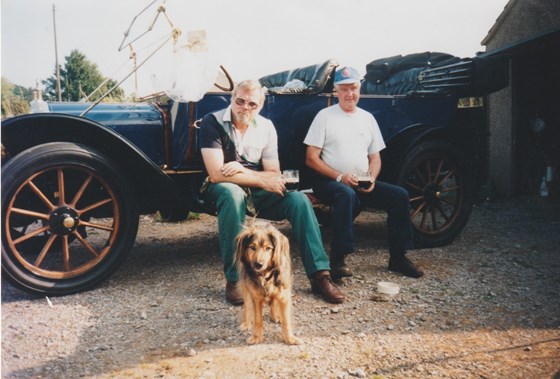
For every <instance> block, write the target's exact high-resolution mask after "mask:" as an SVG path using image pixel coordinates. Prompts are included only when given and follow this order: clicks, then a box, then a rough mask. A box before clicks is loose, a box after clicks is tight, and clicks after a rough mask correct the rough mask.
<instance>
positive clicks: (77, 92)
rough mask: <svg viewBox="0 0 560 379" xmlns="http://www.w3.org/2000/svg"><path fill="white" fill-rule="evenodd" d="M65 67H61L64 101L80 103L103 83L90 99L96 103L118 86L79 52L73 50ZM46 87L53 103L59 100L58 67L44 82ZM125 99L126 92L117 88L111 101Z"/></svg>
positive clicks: (67, 58)
mask: <svg viewBox="0 0 560 379" xmlns="http://www.w3.org/2000/svg"><path fill="white" fill-rule="evenodd" d="M65 60H66V63H65V65H64V67H60V87H61V91H62V100H63V101H80V100H82V99H84V98H85V97H87V96H88V95H89V94H91V93H92V92H93V91H94V90H95V89H96V88H97V87H99V86H100V85H101V84H102V83H103V85H102V86H101V88H100V89H99V90H98V91H96V92H95V94H93V96H91V98H89V100H90V101H95V100H97V99H99V98H100V97H101V95H103V94H104V93H105V92H107V90H108V89H110V88H112V87H113V86H115V85H116V81H114V80H112V79H109V80H107V81H106V82H105V83H104V81H105V80H106V78H104V77H103V75H102V74H101V72H100V71H99V69H98V67H97V65H96V64H95V63H92V62H90V61H89V60H88V59H87V58H86V56H85V55H84V54H82V53H81V52H79V51H78V50H72V51H71V52H70V55H69V56H67V57H65ZM43 84H44V85H45V86H46V89H45V94H46V95H47V97H48V98H49V100H51V101H55V100H57V95H56V93H57V92H56V67H55V71H54V74H53V76H51V77H50V78H48V79H46V80H43ZM123 97H124V91H123V90H122V89H121V88H116V89H115V90H114V91H113V92H112V93H111V100H114V101H120V100H122V98H123Z"/></svg>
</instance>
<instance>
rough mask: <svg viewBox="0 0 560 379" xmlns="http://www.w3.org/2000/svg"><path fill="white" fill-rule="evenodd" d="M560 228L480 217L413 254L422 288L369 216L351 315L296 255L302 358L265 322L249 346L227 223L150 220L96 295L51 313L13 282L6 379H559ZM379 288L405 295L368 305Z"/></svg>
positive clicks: (547, 218) (539, 204)
mask: <svg viewBox="0 0 560 379" xmlns="http://www.w3.org/2000/svg"><path fill="white" fill-rule="evenodd" d="M559 214H560V204H556V203H550V202H546V201H544V200H542V199H540V198H517V199H514V200H509V201H505V202H489V203H484V204H481V205H478V206H476V207H475V209H474V211H473V215H472V217H471V220H470V222H469V224H468V226H467V227H466V229H465V231H464V233H463V235H462V236H461V237H460V238H459V239H458V240H457V241H456V242H455V243H453V244H452V245H450V246H447V247H444V248H436V249H425V250H416V251H414V252H412V253H411V254H410V257H411V258H412V259H413V260H414V261H415V262H416V263H419V264H420V265H421V266H422V267H423V268H424V269H425V271H426V275H425V276H424V277H423V278H422V279H418V280H415V279H409V278H405V277H402V276H399V275H396V274H394V273H391V272H389V271H387V270H386V264H387V259H388V256H387V252H386V244H385V241H384V233H385V231H384V229H385V223H384V216H383V215H382V214H379V213H367V214H364V215H361V216H360V217H359V218H358V220H357V221H356V231H357V240H358V250H357V252H356V253H355V254H353V255H352V256H350V258H349V264H350V266H351V267H352V269H353V271H354V273H355V275H354V277H353V278H350V279H345V280H344V282H343V284H342V289H343V291H344V292H345V294H346V295H347V301H346V302H345V303H343V304H340V305H330V304H327V303H325V302H323V301H322V300H320V299H318V298H316V297H315V296H314V295H313V294H312V293H311V291H310V287H309V282H308V281H307V280H306V278H305V275H304V272H303V267H302V264H301V261H300V259H299V257H298V252H297V247H296V246H295V244H292V250H293V251H292V260H293V269H294V272H295V273H294V279H295V282H294V288H293V291H294V307H293V309H294V312H293V313H294V314H293V319H294V325H295V331H296V335H297V336H299V337H300V338H301V339H302V340H303V344H302V345H299V346H287V345H285V344H283V343H282V342H281V338H280V327H279V326H278V325H276V324H273V323H271V322H270V321H268V320H267V321H266V322H265V340H264V342H263V343H262V344H260V345H256V346H248V345H246V343H245V339H246V338H247V334H246V333H245V332H244V333H242V332H240V331H239V330H238V319H239V315H240V312H241V309H240V308H238V307H232V306H229V305H228V304H227V303H226V302H225V299H224V285H225V282H224V279H223V276H222V270H221V263H220V259H219V254H218V242H217V229H216V219H215V218H213V217H211V216H207V215H202V216H201V219H200V220H195V221H189V222H184V223H180V224H161V223H159V222H157V221H156V220H155V218H154V217H151V216H149V217H148V216H143V217H142V221H141V227H140V231H139V234H138V238H137V240H136V245H135V247H134V249H133V251H132V253H131V255H130V256H129V257H128V259H127V260H126V262H125V264H124V265H123V267H122V268H121V269H119V270H118V271H117V272H116V273H115V275H114V276H113V277H111V279H109V280H107V281H106V282H104V283H103V284H102V285H101V286H100V287H98V288H97V289H95V290H92V291H89V292H85V293H81V294H76V295H72V296H66V297H58V298H51V299H49V300H50V303H49V300H47V299H46V298H45V297H40V298H37V297H33V296H30V295H27V294H25V293H22V292H20V291H18V290H17V289H15V288H13V287H11V286H10V285H9V284H5V283H3V285H2V377H3V378H77V377H84V378H175V377H181V378H191V377H192V378H296V377H297V378H353V377H357V378H555V379H558V378H560V295H559V289H560V255H559V253H560V233H559V232H560V217H559V216H558V215H559ZM276 225H277V226H278V227H279V228H280V229H281V230H282V231H283V232H284V233H285V234H287V235H288V236H289V237H290V239H291V240H292V241H293V238H292V236H291V234H290V233H291V232H290V227H289V224H287V223H285V222H284V223H277V224H276ZM329 234H330V230H329V228H324V230H323V235H324V238H325V241H329V240H330V235H329ZM381 280H388V281H393V282H396V283H398V284H399V285H400V287H401V293H400V294H399V295H397V296H396V297H395V298H394V299H392V300H391V301H387V302H379V301H374V300H372V297H374V293H375V287H376V283H377V282H378V281H381Z"/></svg>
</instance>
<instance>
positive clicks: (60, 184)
mask: <svg viewBox="0 0 560 379" xmlns="http://www.w3.org/2000/svg"><path fill="white" fill-rule="evenodd" d="M57 177H58V203H59V204H64V203H65V196H64V190H65V188H64V172H63V171H62V169H60V168H59V169H58V170H57Z"/></svg>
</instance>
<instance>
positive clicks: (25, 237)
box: [13, 226, 50, 245]
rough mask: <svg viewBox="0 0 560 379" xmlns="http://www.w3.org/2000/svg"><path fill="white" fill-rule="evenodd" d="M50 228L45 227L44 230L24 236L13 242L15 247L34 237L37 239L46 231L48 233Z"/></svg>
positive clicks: (37, 230)
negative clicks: (37, 236)
mask: <svg viewBox="0 0 560 379" xmlns="http://www.w3.org/2000/svg"><path fill="white" fill-rule="evenodd" d="M49 229H50V228H49V227H48V226H43V227H42V228H39V229H36V230H34V231H32V232H30V233H27V234H24V235H23V236H21V237H19V238H17V239H15V240H14V241H13V243H14V245H18V244H20V243H22V242H23V241H27V240H28V239H31V238H33V237H35V236H36V235H39V234H41V233H44V232H46V231H48V230H49Z"/></svg>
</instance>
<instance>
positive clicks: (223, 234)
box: [203, 183, 330, 281]
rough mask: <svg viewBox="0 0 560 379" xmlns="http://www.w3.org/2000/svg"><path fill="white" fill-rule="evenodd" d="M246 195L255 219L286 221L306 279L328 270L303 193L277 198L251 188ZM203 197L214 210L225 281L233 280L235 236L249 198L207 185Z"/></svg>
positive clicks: (234, 188)
mask: <svg viewBox="0 0 560 379" xmlns="http://www.w3.org/2000/svg"><path fill="white" fill-rule="evenodd" d="M250 194H251V195H250V196H251V200H252V204H253V206H254V208H255V210H256V212H257V217H258V218H263V219H267V220H274V221H280V220H284V219H288V221H290V223H291V224H292V231H293V234H294V236H295V238H296V240H297V243H298V246H299V252H300V255H301V259H302V261H303V266H304V268H305V272H306V274H307V277H309V278H311V275H312V274H313V273H314V272H316V271H321V270H330V266H329V259H328V257H327V254H326V253H325V249H324V247H323V241H322V238H321V232H320V230H319V224H318V222H317V218H316V217H315V213H314V211H313V207H312V205H311V202H310V201H309V199H308V198H307V196H306V195H305V194H304V193H301V192H297V191H295V192H288V193H286V194H285V196H278V195H277V194H274V193H272V192H268V191H265V190H263V189H258V188H251V189H250ZM203 197H204V200H205V201H206V202H207V203H209V204H212V205H213V206H214V207H216V209H217V210H218V233H219V241H220V253H221V255H222V261H223V263H224V273H225V276H226V279H227V280H229V281H237V280H238V279H239V276H238V273H237V269H236V267H235V263H234V258H235V249H236V237H237V235H238V234H239V233H240V232H241V229H242V226H243V223H244V222H245V217H246V214H247V203H248V201H249V195H248V193H247V191H245V190H244V189H243V188H241V187H240V186H238V185H236V184H232V183H217V184H212V183H210V184H209V185H208V188H207V189H206V190H205V191H204V193H203Z"/></svg>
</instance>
